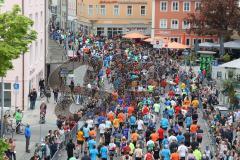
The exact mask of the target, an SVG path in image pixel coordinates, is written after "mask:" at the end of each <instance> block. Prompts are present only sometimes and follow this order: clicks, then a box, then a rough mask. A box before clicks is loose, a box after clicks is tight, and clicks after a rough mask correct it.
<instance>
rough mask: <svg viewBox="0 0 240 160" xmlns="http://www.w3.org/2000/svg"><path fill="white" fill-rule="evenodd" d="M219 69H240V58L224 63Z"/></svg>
mask: <svg viewBox="0 0 240 160" xmlns="http://www.w3.org/2000/svg"><path fill="white" fill-rule="evenodd" d="M219 67H222V68H235V69H240V58H239V59H235V60H233V61H230V62H227V63H224V64H222V65H219Z"/></svg>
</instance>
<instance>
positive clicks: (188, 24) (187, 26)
mask: <svg viewBox="0 0 240 160" xmlns="http://www.w3.org/2000/svg"><path fill="white" fill-rule="evenodd" d="M189 28H190V23H189V22H188V21H183V24H182V29H189Z"/></svg>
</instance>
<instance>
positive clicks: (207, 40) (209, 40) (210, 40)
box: [204, 38, 213, 43]
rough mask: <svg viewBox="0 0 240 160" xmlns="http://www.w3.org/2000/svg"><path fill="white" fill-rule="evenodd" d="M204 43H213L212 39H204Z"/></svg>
mask: <svg viewBox="0 0 240 160" xmlns="http://www.w3.org/2000/svg"><path fill="white" fill-rule="evenodd" d="M204 41H205V42H210V43H213V39H207V38H206V39H204Z"/></svg>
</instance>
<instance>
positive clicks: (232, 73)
mask: <svg viewBox="0 0 240 160" xmlns="http://www.w3.org/2000/svg"><path fill="white" fill-rule="evenodd" d="M212 78H213V79H216V80H217V84H218V88H219V89H220V90H222V89H223V88H222V87H223V82H224V81H226V80H233V81H235V82H239V84H240V58H239V59H236V60H233V61H230V62H227V63H224V64H222V65H219V66H213V67H212ZM235 89H236V91H237V93H236V94H240V89H239V88H238V87H236V88H235ZM219 98H220V99H219V100H220V103H222V104H228V98H227V97H226V96H224V95H223V94H221V93H220V96H219Z"/></svg>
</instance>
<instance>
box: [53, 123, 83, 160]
mask: <svg viewBox="0 0 240 160" xmlns="http://www.w3.org/2000/svg"><path fill="white" fill-rule="evenodd" d="M77 131H78V125H77V124H76V125H75V126H74V127H73V128H72V130H71V131H69V132H67V133H65V135H64V139H63V141H62V142H61V143H60V145H59V148H58V150H57V151H56V152H55V154H54V155H53V157H52V158H51V160H59V159H61V158H62V152H63V151H64V150H65V148H66V145H67V144H68V142H69V141H70V139H72V140H73V142H76V139H77V137H76V136H77Z"/></svg>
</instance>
